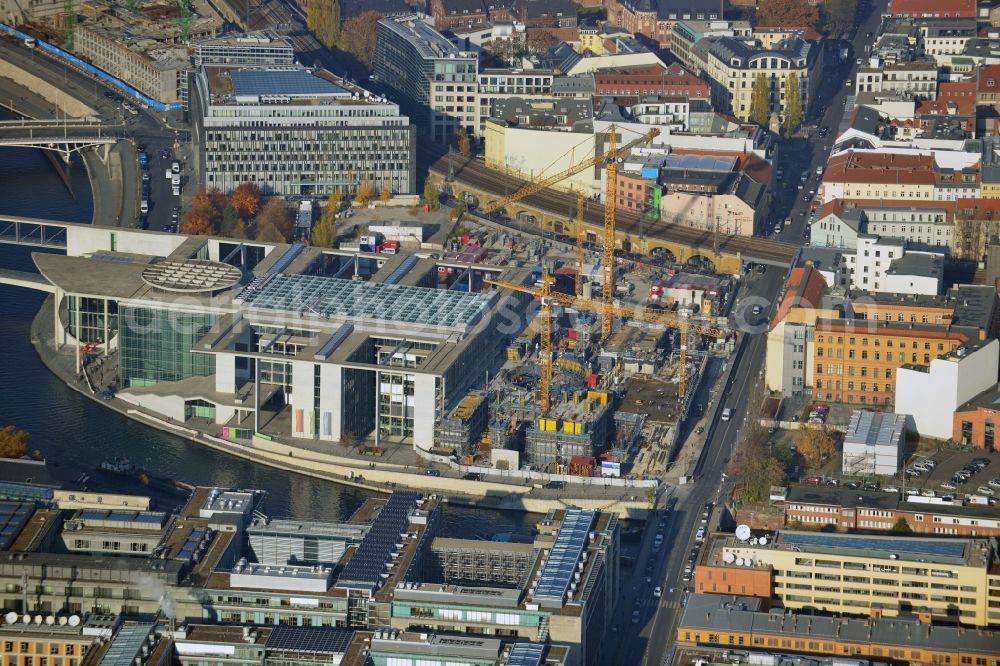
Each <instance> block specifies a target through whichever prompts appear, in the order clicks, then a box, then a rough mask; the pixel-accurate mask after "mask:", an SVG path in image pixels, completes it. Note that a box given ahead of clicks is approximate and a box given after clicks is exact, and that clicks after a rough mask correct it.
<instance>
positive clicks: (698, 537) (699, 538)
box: [694, 527, 705, 543]
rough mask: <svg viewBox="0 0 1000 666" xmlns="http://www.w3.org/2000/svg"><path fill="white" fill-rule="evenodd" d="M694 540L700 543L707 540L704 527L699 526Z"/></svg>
mask: <svg viewBox="0 0 1000 666" xmlns="http://www.w3.org/2000/svg"><path fill="white" fill-rule="evenodd" d="M694 540H695V541H697V542H698V543H701V542H702V541H704V540H705V528H704V527H699V528H698V531H697V532H696V533H695V535H694Z"/></svg>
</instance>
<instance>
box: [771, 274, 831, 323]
mask: <svg viewBox="0 0 1000 666" xmlns="http://www.w3.org/2000/svg"><path fill="white" fill-rule="evenodd" d="M825 290H826V280H825V279H824V278H823V275H822V274H821V273H820V272H819V271H817V270H815V269H814V268H813V267H812V266H798V267H796V268H793V269H792V272H791V273H790V274H789V276H788V280H787V281H786V282H785V295H784V297H783V298H782V299H781V305H779V306H778V310H777V311H776V312H775V313H774V318H773V319H772V320H771V328H774V327H775V326H777V325H778V324H779V323H781V321H782V320H783V319H784V318H785V317H787V316H788V311H789V310H791V309H792V308H793V307H806V308H815V307H818V306H819V304H820V299H821V298H822V297H823V292H824V291H825Z"/></svg>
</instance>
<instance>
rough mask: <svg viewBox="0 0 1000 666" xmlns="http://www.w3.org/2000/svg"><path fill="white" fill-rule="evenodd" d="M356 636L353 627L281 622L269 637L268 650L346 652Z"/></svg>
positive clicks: (273, 628) (318, 652)
mask: <svg viewBox="0 0 1000 666" xmlns="http://www.w3.org/2000/svg"><path fill="white" fill-rule="evenodd" d="M353 638H354V631H353V630H351V629H340V628H338V627H290V626H287V625H283V624H279V625H276V626H274V627H272V628H271V635H270V636H268V637H267V643H266V645H267V649H268V650H292V651H295V652H308V653H312V654H344V653H345V652H347V647H348V646H349V645H350V644H351V640H352V639H353Z"/></svg>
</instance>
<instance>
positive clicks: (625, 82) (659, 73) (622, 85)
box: [594, 63, 710, 101]
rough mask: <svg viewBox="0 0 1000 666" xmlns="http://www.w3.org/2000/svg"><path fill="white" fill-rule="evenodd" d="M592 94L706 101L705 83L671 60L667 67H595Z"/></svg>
mask: <svg viewBox="0 0 1000 666" xmlns="http://www.w3.org/2000/svg"><path fill="white" fill-rule="evenodd" d="M594 94H595V95H596V96H598V97H616V98H622V97H625V98H634V99H640V98H642V97H645V96H647V95H659V96H664V97H671V98H681V99H687V100H691V99H703V100H706V101H708V99H709V96H710V91H709V87H708V84H707V83H705V82H704V81H702V80H701V79H699V78H698V77H697V76H695V75H694V74H692V73H691V72H689V71H688V70H686V69H684V68H683V67H682V66H681V65H679V64H677V63H674V64H672V65H670V66H668V67H667V68H666V69H664V68H663V67H660V66H659V65H645V66H639V67H621V68H616V69H598V70H594Z"/></svg>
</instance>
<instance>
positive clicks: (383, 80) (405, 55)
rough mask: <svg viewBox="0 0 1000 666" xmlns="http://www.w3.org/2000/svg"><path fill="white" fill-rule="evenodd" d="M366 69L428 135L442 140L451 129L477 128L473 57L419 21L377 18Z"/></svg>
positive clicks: (448, 139) (475, 59) (476, 61)
mask: <svg viewBox="0 0 1000 666" xmlns="http://www.w3.org/2000/svg"><path fill="white" fill-rule="evenodd" d="M372 70H373V72H374V74H375V77H376V78H377V79H378V81H379V83H380V84H381V85H383V86H385V87H387V88H388V89H390V90H392V91H394V92H395V93H396V94H397V95H398V96H399V97H398V99H399V102H400V105H401V106H402V108H403V111H404V112H405V113H406V114H408V115H409V116H410V118H412V120H413V123H414V125H415V126H416V127H417V130H418V131H419V132H422V133H423V132H426V133H427V135H428V137H429V138H430V139H431V140H433V141H435V142H437V143H440V144H447V143H450V142H451V141H452V140H453V138H454V136H455V132H456V131H461V132H466V133H468V134H469V135H470V136H473V135H476V134H478V133H479V101H478V100H477V97H476V92H477V91H476V88H477V80H478V72H479V58H478V56H477V55H476V54H475V53H472V52H466V51H461V50H459V49H458V48H457V47H456V46H455V45H454V44H452V43H451V42H450V41H448V40H447V39H446V38H445V37H444V36H443V35H441V33H439V32H437V31H436V30H434V28H432V27H430V26H429V25H427V24H426V23H424V22H423V21H419V20H413V19H400V20H392V19H383V20H381V21H379V22H378V27H377V29H376V37H375V55H374V62H373V65H372Z"/></svg>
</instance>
